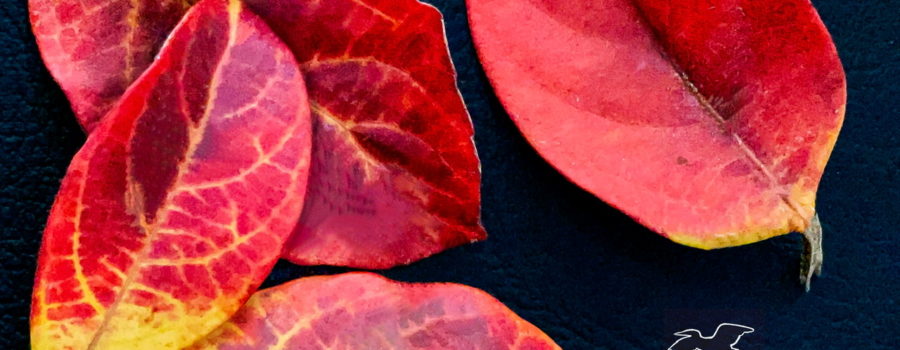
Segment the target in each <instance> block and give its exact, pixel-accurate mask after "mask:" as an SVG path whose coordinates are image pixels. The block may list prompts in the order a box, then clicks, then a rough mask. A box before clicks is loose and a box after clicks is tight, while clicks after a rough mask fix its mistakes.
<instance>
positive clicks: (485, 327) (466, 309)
mask: <svg viewBox="0 0 900 350" xmlns="http://www.w3.org/2000/svg"><path fill="white" fill-rule="evenodd" d="M191 349H195V350H196V349H221V350H225V349H228V350H251V349H309V350H313V349H323V350H324V349H383V350H406V349H408V350H413V349H443V350H454V349H458V350H471V349H496V350H502V349H510V350H512V349H519V350H526V349H527V350H542V349H547V350H551V349H560V347H559V346H557V345H556V344H555V343H554V342H553V340H551V339H550V338H549V337H548V336H547V335H546V334H544V333H543V332H541V331H540V330H539V329H538V328H537V327H535V326H533V325H531V324H530V323H528V322H527V321H525V320H523V319H521V318H520V317H519V316H518V315H516V314H514V313H513V312H512V311H510V310H509V309H508V308H506V306H504V305H503V304H502V303H500V302H499V301H497V300H496V299H494V298H493V297H491V296H490V295H488V294H487V293H485V292H483V291H480V290H478V289H474V288H471V287H466V286H462V285H457V284H445V283H399V282H394V281H391V280H388V279H385V278H383V277H381V276H378V275H375V274H371V273H349V274H343V275H336V276H317V277H307V278H301V279H299V280H296V281H293V282H289V283H287V284H283V285H280V286H278V287H274V288H270V289H266V290H262V291H260V292H258V293H256V294H255V295H254V296H253V297H252V298H251V299H250V300H249V301H248V302H247V304H246V305H245V306H244V308H243V309H241V311H239V312H238V313H237V314H235V316H234V318H232V319H231V320H230V321H229V322H228V323H225V324H223V325H222V326H221V327H219V328H218V329H217V330H216V331H214V332H213V333H212V334H211V335H209V336H208V337H207V338H205V339H203V340H201V341H199V342H198V343H197V344H195V345H194V346H193V347H191Z"/></svg>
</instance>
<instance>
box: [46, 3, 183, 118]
mask: <svg viewBox="0 0 900 350" xmlns="http://www.w3.org/2000/svg"><path fill="white" fill-rule="evenodd" d="M191 2H193V1H191ZM189 6H190V4H189V3H188V1H187V0H29V1H28V7H29V10H30V15H31V24H32V30H33V32H34V36H35V38H36V39H37V43H38V46H39V47H40V50H41V56H43V58H44V62H45V63H46V65H47V68H48V69H49V70H50V73H51V74H52V75H53V77H54V78H56V80H57V81H58V82H59V84H60V86H62V88H63V91H65V93H66V95H67V96H68V97H69V101H71V104H72V109H73V110H74V112H75V116H76V117H77V118H78V122H79V123H81V126H82V127H83V128H84V129H85V131H88V132H90V131H91V130H93V129H94V127H96V125H97V122H98V121H99V120H100V118H101V117H103V116H104V115H106V113H107V112H109V110H110V109H112V107H113V105H114V104H115V102H116V101H118V99H119V97H121V96H122V93H124V92H125V89H126V88H127V87H128V86H129V85H131V83H132V82H133V81H134V80H135V79H137V77H138V76H139V75H140V74H141V73H142V72H144V70H145V69H146V68H147V67H148V66H149V65H150V63H151V62H152V61H153V55H155V54H156V53H157V50H158V49H159V47H160V46H161V45H162V42H163V40H165V38H166V36H167V35H168V34H169V32H170V31H171V30H172V28H174V27H175V24H176V23H178V20H179V19H180V18H181V16H182V15H183V14H184V13H185V12H186V11H187V9H188V8H189Z"/></svg>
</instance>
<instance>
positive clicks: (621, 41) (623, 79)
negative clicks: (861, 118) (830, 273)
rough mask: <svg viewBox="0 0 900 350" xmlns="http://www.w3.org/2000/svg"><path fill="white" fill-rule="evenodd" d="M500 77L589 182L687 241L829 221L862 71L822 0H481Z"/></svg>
mask: <svg viewBox="0 0 900 350" xmlns="http://www.w3.org/2000/svg"><path fill="white" fill-rule="evenodd" d="M468 7H469V17H470V23H471V25H472V32H473V36H474V38H475V43H476V46H477V48H478V52H479V56H480V58H481V61H482V63H483V65H484V67H485V71H486V72H487V75H488V76H489V78H490V79H491V82H492V83H493V86H494V88H495V90H496V92H497V95H498V96H499V98H500V100H501V101H502V102H503V104H504V106H505V107H506V109H507V110H508V112H509V114H510V116H511V117H512V118H513V120H514V121H515V122H516V124H517V125H518V126H519V128H520V130H521V131H522V133H523V134H524V135H525V137H526V138H527V139H528V140H529V141H530V142H531V144H532V145H533V146H534V147H535V148H536V149H537V150H538V152H540V154H541V155H542V156H543V157H544V158H545V159H547V161H549V162H550V163H551V164H553V165H554V166H555V167H556V168H557V169H559V171H560V172H562V173H563V174H564V175H565V176H567V177H568V178H569V179H571V180H572V181H573V182H575V183H576V184H578V185H579V186H581V187H583V188H585V189H586V190H588V191H590V192H592V193H594V194H595V195H597V196H599V197H600V198H602V199H604V200H606V201H607V202H609V203H610V204H612V205H613V206H616V207H617V208H619V209H621V210H623V211H624V212H625V213H627V214H628V215H630V216H632V217H634V218H635V219H636V220H637V221H639V222H641V223H643V224H644V225H646V226H648V227H649V228H651V229H653V230H655V231H657V232H659V233H661V234H663V235H664V236H666V237H668V238H669V239H672V240H674V241H676V242H679V243H682V244H686V245H689V246H694V247H699V248H705V249H710V248H719V247H728V246H735V245H741V244H747V243H752V242H756V241H759V240H762V239H766V238H769V237H772V236H776V235H781V234H785V233H788V232H792V231H807V232H810V231H809V230H814V229H815V228H817V220H816V219H815V218H814V217H815V214H816V211H815V197H816V189H817V187H818V185H819V180H820V178H821V176H822V172H823V170H824V168H825V164H826V162H827V160H828V157H829V155H830V153H831V150H832V148H833V146H834V144H835V141H836V139H837V135H838V131H839V129H840V126H841V124H842V121H843V116H844V108H845V102H846V83H845V78H844V73H843V70H842V68H841V64H840V61H839V59H838V56H837V53H836V50H835V47H834V44H833V43H832V41H831V38H830V36H829V35H828V33H827V31H826V29H825V27H824V26H823V24H822V22H821V20H820V19H819V17H818V15H817V13H816V11H815V9H813V7H812V6H811V4H810V2H809V1H808V0H772V1H764V0H684V1H663V0H636V1H626V0H596V1H594V0H575V1H543V0H511V1H507V0H468Z"/></svg>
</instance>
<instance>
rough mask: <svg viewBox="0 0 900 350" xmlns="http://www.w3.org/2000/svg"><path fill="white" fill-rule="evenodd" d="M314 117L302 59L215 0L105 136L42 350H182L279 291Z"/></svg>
mask: <svg viewBox="0 0 900 350" xmlns="http://www.w3.org/2000/svg"><path fill="white" fill-rule="evenodd" d="M309 113H310V112H309V105H308V102H307V99H306V93H305V91H304V84H303V81H302V76H301V72H300V71H299V69H298V68H297V64H296V61H295V60H294V58H293V56H292V55H291V53H290V51H289V50H288V49H287V47H286V46H284V44H283V43H282V42H281V41H279V39H278V38H277V37H276V36H275V35H274V34H273V33H272V32H271V31H270V30H269V29H268V27H267V26H266V25H265V23H263V22H262V21H261V20H260V19H259V18H258V17H256V16H255V15H253V14H252V13H250V12H249V11H248V10H246V9H244V8H243V7H242V5H241V3H240V2H239V1H238V0H204V1H202V2H200V3H199V4H197V5H196V6H195V7H194V8H193V9H192V10H191V11H190V12H189V13H188V14H187V15H186V17H185V18H184V20H183V21H182V22H181V23H180V24H179V25H178V27H177V28H176V29H175V32H174V33H173V34H172V36H171V38H170V39H169V40H168V41H167V44H166V46H165V47H164V48H163V49H162V51H161V54H160V57H159V59H158V60H157V61H156V62H155V63H154V64H153V65H151V67H150V68H149V70H148V71H147V72H146V73H145V74H144V75H142V76H141V77H140V78H139V79H138V80H137V81H136V82H135V84H134V85H133V86H132V87H131V88H129V89H128V91H127V92H126V93H125V95H124V96H123V98H122V101H121V102H120V103H119V104H118V105H117V107H116V108H115V109H113V111H112V112H111V113H110V114H109V115H108V116H107V117H106V118H105V119H104V122H103V123H101V124H100V125H99V126H98V127H97V129H96V130H95V131H94V132H92V133H91V134H90V136H89V137H88V141H87V143H86V144H85V146H84V147H83V148H82V149H81V150H80V151H79V152H78V154H77V155H76V156H75V159H74V160H73V162H72V164H71V165H70V167H69V170H68V172H67V174H66V177H65V178H64V179H63V183H62V186H61V189H60V192H59V194H58V196H57V199H56V202H55V203H54V205H53V209H52V210H51V213H50V218H49V220H48V223H47V228H46V230H45V232H44V239H43V245H42V247H41V252H40V258H39V262H38V272H37V277H36V279H35V288H34V290H35V291H34V296H33V302H32V318H31V327H32V328H31V329H32V332H31V336H32V344H33V348H34V349H180V348H182V347H184V346H187V345H190V344H191V343H193V342H194V341H196V339H197V338H198V337H202V336H203V335H205V334H207V333H208V332H209V331H211V330H213V329H214V328H215V327H216V326H218V325H219V324H220V323H222V322H223V321H225V320H227V319H228V318H229V317H230V316H231V314H232V313H234V312H235V311H237V310H238V308H240V306H241V305H242V304H243V302H244V301H245V300H246V299H247V298H248V297H249V295H250V294H251V293H253V291H254V290H255V289H256V288H257V287H258V285H259V284H260V283H261V282H262V280H263V279H264V278H265V277H266V275H267V274H268V272H269V270H270V269H271V267H272V265H273V264H274V262H275V260H276V259H277V258H278V256H279V254H280V252H281V249H282V246H283V244H284V241H285V240H286V238H287V237H288V235H289V233H290V232H291V230H292V229H293V227H294V224H295V223H296V220H297V218H298V217H299V215H300V211H301V208H302V203H303V198H304V192H305V191H304V188H305V185H306V181H307V177H308V171H309V164H310V161H309V158H310V151H311V129H312V128H311V123H310V115H309Z"/></svg>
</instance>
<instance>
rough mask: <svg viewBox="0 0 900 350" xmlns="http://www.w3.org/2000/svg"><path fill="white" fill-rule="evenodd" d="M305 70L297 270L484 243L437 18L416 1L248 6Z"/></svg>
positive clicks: (373, 264)
mask: <svg viewBox="0 0 900 350" xmlns="http://www.w3.org/2000/svg"><path fill="white" fill-rule="evenodd" d="M246 3H247V5H248V6H249V7H250V8H251V9H253V10H254V11H255V12H256V13H257V14H259V15H260V17H262V18H263V19H264V20H265V21H266V22H268V23H269V25H270V26H271V27H272V28H273V30H274V31H275V32H276V33H278V34H279V36H280V37H281V38H282V39H283V40H284V41H285V42H286V43H287V44H288V46H290V47H291V49H292V50H293V52H294V55H295V56H296V57H297V58H298V61H299V62H300V64H301V65H302V69H303V72H304V73H305V78H306V83H307V88H308V89H309V94H310V104H311V106H312V114H313V127H314V130H315V131H314V141H313V158H312V159H313V165H312V168H311V170H310V180H309V190H308V192H307V202H306V205H305V208H304V210H303V217H302V218H301V220H300V223H299V225H298V227H297V230H296V232H294V234H293V235H292V237H291V240H290V241H289V242H288V244H287V247H286V250H285V258H287V259H288V260H290V261H293V262H295V263H298V264H311V265H318V264H326V265H346V266H353V267H360V268H389V267H392V266H395V265H398V264H406V263H409V262H412V261H415V260H418V259H421V258H424V257H426V256H429V255H431V254H434V253H437V252H439V251H441V250H444V249H446V248H449V247H454V246H457V245H461V244H464V243H468V242H472V241H476V240H481V239H484V238H485V232H484V229H483V228H482V227H481V224H480V219H479V217H480V213H479V211H480V188H479V187H480V186H479V185H480V168H479V162H478V158H477V155H476V154H475V148H474V145H473V142H472V134H473V130H472V124H471V120H470V119H469V115H468V112H467V111H466V108H465V104H464V103H463V101H462V98H461V97H460V94H459V91H458V90H457V88H456V79H455V78H456V74H455V72H454V69H453V64H452V63H451V61H450V57H449V53H448V49H447V43H446V40H445V36H444V28H443V22H442V19H441V14H440V12H439V11H438V10H437V9H435V8H434V7H431V6H429V5H426V4H423V3H420V2H418V1H416V0H374V1H373V0H365V1H356V0H330V1H306V0H247V1H246Z"/></svg>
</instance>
